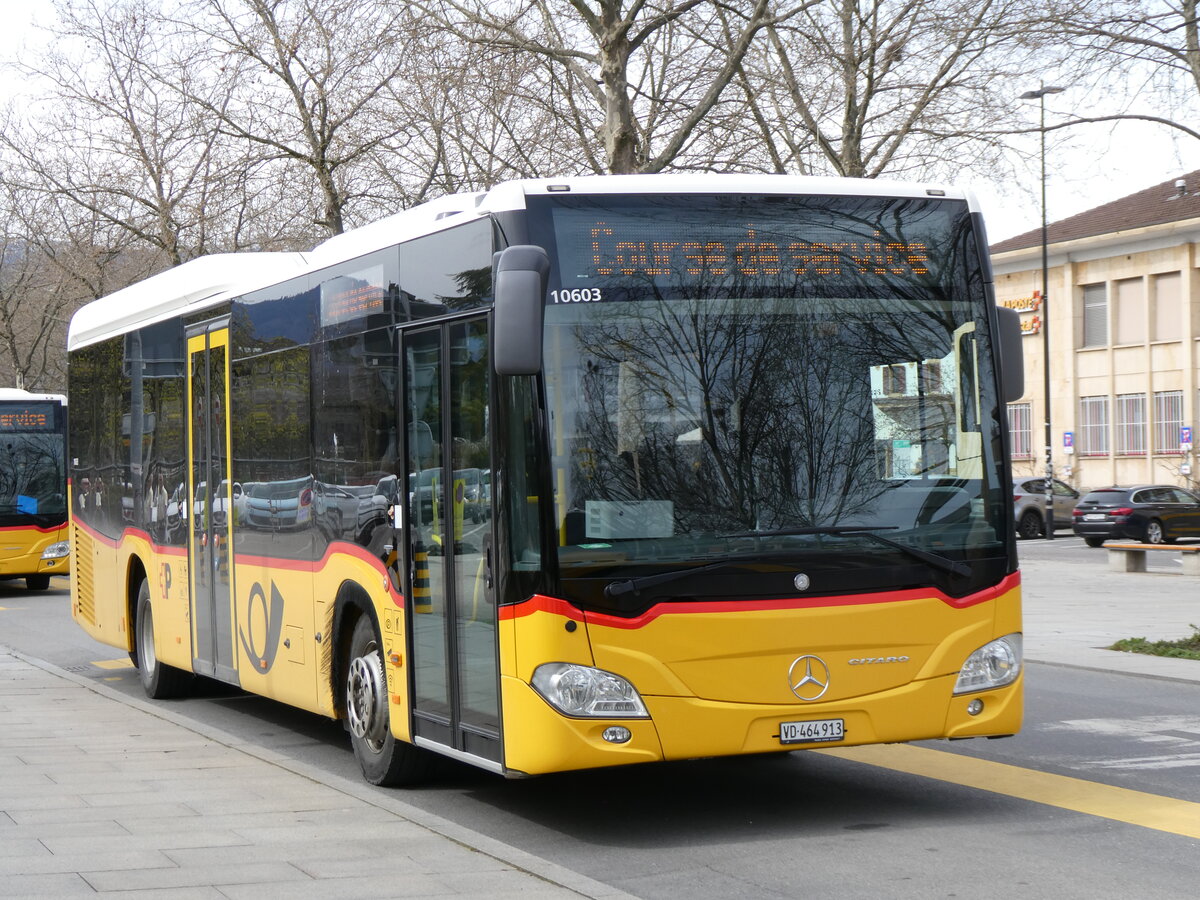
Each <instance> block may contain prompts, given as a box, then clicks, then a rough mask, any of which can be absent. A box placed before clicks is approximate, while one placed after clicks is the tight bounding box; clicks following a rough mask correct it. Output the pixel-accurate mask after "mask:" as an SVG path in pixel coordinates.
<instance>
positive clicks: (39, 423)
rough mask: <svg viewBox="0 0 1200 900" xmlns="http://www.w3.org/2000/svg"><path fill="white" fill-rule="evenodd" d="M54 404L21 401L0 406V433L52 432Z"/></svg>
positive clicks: (53, 427) (53, 428) (54, 422)
mask: <svg viewBox="0 0 1200 900" xmlns="http://www.w3.org/2000/svg"><path fill="white" fill-rule="evenodd" d="M55 409H56V407H55V404H53V403H22V404H21V405H20V406H12V405H5V406H0V433H3V432H16V431H19V432H39V431H45V432H53V431H54V430H55V428H56V418H55V415H54V413H55Z"/></svg>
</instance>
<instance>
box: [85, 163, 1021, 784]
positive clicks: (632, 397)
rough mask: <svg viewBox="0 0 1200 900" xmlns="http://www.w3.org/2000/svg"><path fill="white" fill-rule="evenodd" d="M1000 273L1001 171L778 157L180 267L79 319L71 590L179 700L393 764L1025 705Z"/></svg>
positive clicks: (885, 735) (603, 761)
mask: <svg viewBox="0 0 1200 900" xmlns="http://www.w3.org/2000/svg"><path fill="white" fill-rule="evenodd" d="M991 280H992V279H991V269H990V265H989V261H988V256H987V249H986V240H985V237H984V232H983V228H982V223H981V220H980V216H979V214H978V212H977V210H976V207H975V204H974V201H973V200H972V198H971V196H970V195H969V194H968V193H966V192H963V191H960V190H956V189H953V188H950V187H930V186H913V185H902V184H886V183H882V182H875V181H862V180H837V179H808V178H795V177H783V176H774V177H758V176H716V175H706V176H629V177H604V178H595V177H590V178H564V179H552V180H529V181H519V182H510V183H505V184H501V185H498V186H497V187H495V188H493V189H491V190H489V191H486V192H481V193H478V194H472V195H461V196H450V197H445V198H442V199H440V200H437V201H434V202H432V203H429V204H425V205H423V206H419V207H416V208H414V209H412V210H409V211H407V212H403V213H399V214H397V215H395V216H393V217H390V218H386V219H383V220H381V221H379V222H376V223H374V224H371V225H368V226H365V227H363V228H359V229H357V230H354V231H351V232H348V233H346V234H343V235H340V236H338V237H334V238H332V239H330V240H329V241H326V242H325V243H323V244H321V245H319V246H317V247H316V248H314V249H313V250H312V251H311V252H308V253H303V254H265V253H260V254H231V255H224V256H212V257H205V258H201V259H197V260H195V261H192V262H189V263H186V264H185V265H182V266H180V267H178V268H176V269H172V270H170V271H167V272H164V273H162V274H160V275H157V276H154V277H153V278H150V279H148V280H146V281H143V282H141V283H139V284H135V285H133V286H131V287H129V288H126V289H124V290H122V291H119V292H117V293H115V294H113V295H111V296H109V297H105V298H102V299H100V300H97V301H95V302H94V303H92V304H90V305H88V306H86V307H84V308H83V309H82V310H80V311H79V313H78V314H77V315H76V316H75V317H74V319H73V321H72V323H71V328H70V335H69V351H70V397H71V404H72V409H73V410H74V411H75V412H74V414H73V415H72V418H71V435H70V439H71V455H72V464H73V465H72V469H71V484H72V489H73V490H74V492H75V494H76V495H77V497H81V496H84V495H85V494H86V495H89V496H91V495H93V494H100V495H102V497H103V500H102V501H100V500H97V501H96V502H90V503H87V504H83V503H78V504H73V505H72V512H73V519H72V539H73V540H72V546H73V548H74V553H75V562H74V566H75V572H76V577H75V579H74V584H73V589H72V610H73V615H74V618H75V619H76V621H77V622H78V623H79V624H80V625H81V626H82V627H83V628H84V629H85V630H86V631H87V632H88V633H89V634H91V635H92V636H94V637H95V638H97V639H98V640H101V641H104V642H107V643H109V644H111V645H113V646H115V647H119V648H121V649H124V650H127V651H129V652H130V654H131V655H132V657H133V659H134V661H135V663H136V664H137V666H138V669H139V672H140V677H141V680H142V683H143V686H144V687H145V689H146V692H147V693H148V694H149V695H150V696H151V697H165V696H169V695H173V694H178V693H180V692H183V691H186V690H187V688H188V686H189V683H190V680H191V679H192V678H194V677H196V676H204V677H208V678H215V679H218V680H220V681H223V682H228V683H229V684H233V685H237V686H239V687H240V688H242V689H244V690H246V691H250V692H254V693H256V694H261V695H263V696H266V697H270V698H274V699H276V700H278V701H281V702H283V703H288V704H292V705H294V706H297V707H300V708H303V709H306V710H311V711H314V712H317V713H320V714H323V715H326V716H329V717H333V718H336V719H341V720H344V722H345V723H346V726H347V728H348V730H349V732H350V738H351V743H352V745H353V747H354V751H355V753H356V756H357V757H358V759H359V761H360V763H361V766H362V770H363V773H364V776H365V777H366V779H367V780H369V781H371V782H373V783H377V784H406V783H413V782H416V781H419V780H420V779H421V778H422V777H424V776H425V775H426V773H427V771H428V764H429V762H430V761H431V759H433V758H434V757H435V755H438V754H440V755H442V756H448V757H452V758H454V759H458V760H461V761H464V762H467V763H470V764H473V765H476V766H480V767H482V768H484V769H487V770H490V771H493V772H496V773H500V774H503V775H505V776H510V777H518V776H525V775H536V774H543V773H551V772H560V771H565V770H573V769H583V768H589V767H601V766H613V765H622V764H629V763H640V762H649V761H654V760H677V759H686V758H693V757H706V756H717V755H737V754H761V753H764V752H771V751H777V752H787V751H791V750H796V749H803V748H809V747H831V746H839V745H853V744H868V743H876V742H894V741H913V740H920V739H926V738H966V737H983V736H986V737H995V736H1001V735H1009V734H1012V733H1014V732H1016V731H1017V730H1018V728H1019V726H1020V721H1021V715H1022V647H1021V612H1020V576H1019V572H1018V570H1017V562H1016V552H1015V548H1014V542H1013V541H1014V538H1013V535H1014V534H1015V529H1014V523H1013V521H1012V502H1011V498H1010V495H1009V485H1010V478H1009V466H1008V448H1007V441H1008V437H1007V432H1006V428H1005V420H1006V416H1005V412H1004V411H1005V406H1004V403H1005V399H1006V398H1012V397H1016V396H1019V395H1020V393H1021V389H1022V384H1021V380H1022V375H1021V357H1020V330H1019V323H1018V322H1017V321H1016V316H1015V315H1012V314H1011V311H1004V310H997V308H996V304H995V302H994V299H993V292H992V285H991ZM475 473H479V474H475ZM483 473H487V474H486V477H485V476H484V475H483ZM485 483H486V489H485V488H484V485H485Z"/></svg>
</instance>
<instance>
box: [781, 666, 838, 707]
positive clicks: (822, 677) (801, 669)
mask: <svg viewBox="0 0 1200 900" xmlns="http://www.w3.org/2000/svg"><path fill="white" fill-rule="evenodd" d="M788 687H790V688H791V689H792V693H793V694H795V695H796V696H797V697H799V698H800V699H801V700H808V701H812V700H819V699H821V697H822V696H824V694H825V692H826V691H827V690H829V666H827V665H825V660H823V659H821V657H819V656H798V657H796V659H795V660H794V661H793V662H792V667H791V668H790V669H788Z"/></svg>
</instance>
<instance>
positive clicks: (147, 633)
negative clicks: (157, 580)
mask: <svg viewBox="0 0 1200 900" xmlns="http://www.w3.org/2000/svg"><path fill="white" fill-rule="evenodd" d="M136 616H137V626H136V629H137V630H136V631H135V632H134V635H135V638H134V640H135V641H136V643H135V645H134V649H133V657H134V659H133V662H134V665H136V666H137V670H138V679H139V680H140V681H141V682H142V690H144V691H145V692H146V696H147V697H149V698H150V699H151V700H166V699H169V698H171V697H178V696H180V695H181V694H183V693H185V692H186V690H187V687H188V684H189V683H190V682H191V677H192V676H191V675H190V674H189V673H187V672H184V671H183V670H182V669H176V668H175V667H174V666H168V665H167V664H166V663H163V662H160V661H159V659H158V654H157V653H156V652H155V649H154V613H153V611H152V610H151V608H150V583H149V582H148V581H145V580H143V581H142V583H141V585H140V586H139V587H138V597H137V612H136Z"/></svg>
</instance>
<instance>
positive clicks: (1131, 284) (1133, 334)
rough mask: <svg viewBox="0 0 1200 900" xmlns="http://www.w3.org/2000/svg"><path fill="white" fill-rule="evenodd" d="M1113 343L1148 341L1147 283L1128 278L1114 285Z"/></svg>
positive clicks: (1141, 342) (1140, 342)
mask: <svg viewBox="0 0 1200 900" xmlns="http://www.w3.org/2000/svg"><path fill="white" fill-rule="evenodd" d="M1113 287H1114V288H1115V290H1114V291H1113V343H1114V344H1143V343H1145V342H1146V285H1145V282H1143V281H1142V279H1141V278H1127V279H1125V280H1123V281H1118V282H1117V283H1116V284H1114V285H1113Z"/></svg>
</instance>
